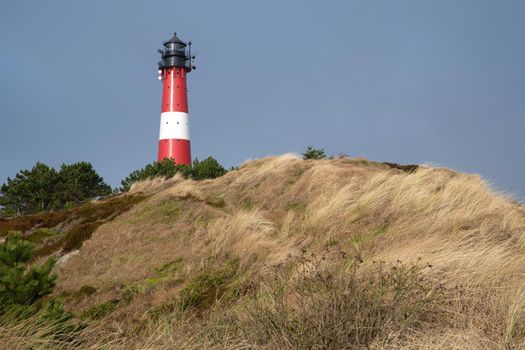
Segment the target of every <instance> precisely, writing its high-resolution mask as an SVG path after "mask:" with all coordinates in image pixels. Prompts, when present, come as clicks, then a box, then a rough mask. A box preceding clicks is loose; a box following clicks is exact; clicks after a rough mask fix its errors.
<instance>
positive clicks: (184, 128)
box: [159, 112, 190, 140]
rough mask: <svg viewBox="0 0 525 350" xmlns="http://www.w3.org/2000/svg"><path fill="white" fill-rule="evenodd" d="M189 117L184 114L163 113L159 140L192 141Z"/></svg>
mask: <svg viewBox="0 0 525 350" xmlns="http://www.w3.org/2000/svg"><path fill="white" fill-rule="evenodd" d="M189 124H190V123H189V115H188V113H184V112H163V113H161V115H160V133H159V140H166V139H182V140H189V139H190V125H189Z"/></svg>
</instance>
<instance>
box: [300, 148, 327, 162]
mask: <svg viewBox="0 0 525 350" xmlns="http://www.w3.org/2000/svg"><path fill="white" fill-rule="evenodd" d="M325 158H326V153H325V152H324V149H323V148H313V147H312V146H308V148H306V151H305V152H304V153H303V159H305V160H306V159H325Z"/></svg>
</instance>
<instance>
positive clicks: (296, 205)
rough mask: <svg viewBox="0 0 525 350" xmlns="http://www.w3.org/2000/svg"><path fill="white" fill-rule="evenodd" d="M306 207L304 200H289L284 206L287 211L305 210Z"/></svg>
mask: <svg viewBox="0 0 525 350" xmlns="http://www.w3.org/2000/svg"><path fill="white" fill-rule="evenodd" d="M305 208H306V204H304V203H303V202H297V201H292V202H288V203H287V204H286V205H285V207H284V209H285V210H286V211H295V212H299V211H303V210H304V209H305Z"/></svg>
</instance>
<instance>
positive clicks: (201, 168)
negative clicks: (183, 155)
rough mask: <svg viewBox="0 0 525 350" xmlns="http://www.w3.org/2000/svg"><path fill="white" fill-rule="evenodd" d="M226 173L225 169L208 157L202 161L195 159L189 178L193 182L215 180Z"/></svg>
mask: <svg viewBox="0 0 525 350" xmlns="http://www.w3.org/2000/svg"><path fill="white" fill-rule="evenodd" d="M226 172H227V171H226V169H224V167H223V166H222V165H220V164H219V162H218V161H217V160H216V159H215V158H213V157H208V158H206V159H204V160H202V161H199V160H198V159H197V158H195V160H194V161H193V170H192V172H191V177H192V178H193V179H195V180H203V179H215V178H217V177H221V176H222V175H224V174H226Z"/></svg>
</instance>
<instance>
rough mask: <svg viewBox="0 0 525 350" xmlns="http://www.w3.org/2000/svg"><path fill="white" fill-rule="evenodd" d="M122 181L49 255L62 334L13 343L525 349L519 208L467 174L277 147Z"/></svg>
mask: <svg viewBox="0 0 525 350" xmlns="http://www.w3.org/2000/svg"><path fill="white" fill-rule="evenodd" d="M130 193H131V195H132V196H141V198H143V200H140V201H139V200H137V201H136V202H133V203H130V204H129V207H126V208H127V211H125V212H121V213H120V215H118V216H117V215H115V216H111V215H110V216H106V217H105V218H104V225H99V226H97V227H96V228H94V229H93V230H92V231H91V232H90V234H89V235H87V236H86V240H85V241H84V242H83V244H82V246H81V248H80V252H79V253H78V254H76V255H74V256H71V258H70V259H68V260H67V261H66V262H65V263H64V264H63V265H62V266H61V268H60V271H59V272H60V276H59V283H58V288H57V291H56V293H57V294H62V295H66V296H67V295H69V297H67V298H66V299H67V301H68V308H69V310H70V311H71V312H73V313H75V314H76V315H77V317H80V316H81V315H83V316H84V318H85V322H86V327H85V328H84V329H83V330H82V331H80V332H79V333H78V334H75V336H74V339H75V342H73V343H71V344H59V345H56V344H52V343H49V344H47V343H44V344H43V345H42V344H41V343H39V341H41V340H39V339H44V340H42V341H45V339H48V338H46V337H47V336H46V335H45V334H44V333H46V332H45V331H42V330H40V329H39V328H38V327H36V326H34V329H33V328H31V327H32V326H30V325H18V324H10V325H4V326H2V327H4V328H1V329H0V332H3V333H1V334H2V335H3V336H4V337H7V338H6V339H12V341H13V343H15V344H18V343H16V342H17V341H21V340H20V339H22V338H23V345H20V346H19V347H16V346H15V347H13V348H28V347H30V345H31V344H34V345H35V347H36V348H64V349H78V348H93V349H95V348H96V349H104V348H107V349H202V348H207V349H253V348H261V349H310V348H314V349H338V348H349V349H365V348H368V349H384V348H390V349H453V348H457V349H458V348H461V349H463V348H468V349H525V303H524V302H523V300H525V279H524V276H525V246H524V243H525V235H524V234H525V210H524V208H523V207H522V206H520V205H518V204H516V203H514V202H513V201H511V200H510V199H509V198H507V197H506V196H505V195H502V194H497V193H494V192H493V191H491V190H490V188H489V187H488V186H487V184H486V183H485V182H484V181H483V180H482V179H481V178H480V177H479V176H477V175H469V174H460V173H457V172H454V171H451V170H448V169H442V168H433V167H430V166H400V165H397V164H391V163H385V164H382V163H374V162H371V161H367V160H363V159H350V158H339V159H332V160H316V161H303V160H301V159H299V158H298V157H296V156H294V155H284V156H281V157H275V158H266V159H260V160H255V161H250V162H247V163H245V164H243V165H242V166H241V167H240V168H239V169H238V170H236V171H233V172H230V173H228V174H226V175H225V176H223V177H220V178H217V179H214V180H209V181H193V180H184V179H182V178H180V177H175V178H173V179H168V180H159V179H153V180H148V181H145V182H143V183H138V184H135V185H134V186H133V187H132V189H131V191H130ZM27 220H29V219H27ZM31 220H33V219H31ZM43 220H44V219H43ZM45 220H51V219H45ZM95 222H96V220H95ZM86 224H87V222H86ZM2 225H4V224H3V223H2ZM56 225H58V223H57V224H56ZM1 227H3V226H1V225H0V228H1ZM46 227H50V226H46ZM47 233H48V232H40V233H39V236H38V237H40V238H38V239H42V240H47V239H49V240H51V239H52V236H48V235H47ZM35 237H36V236H35ZM35 239H36V238H35ZM85 286H88V287H85ZM82 288H84V291H87V292H86V293H84V292H82V293H80V290H83V289H82ZM41 332H44V333H41ZM24 334H29V336H27V337H25V338H24V336H23V335H24ZM35 334H37V336H34V335H35ZM32 341H33V343H31V342H32ZM20 344H22V343H20Z"/></svg>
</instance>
